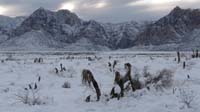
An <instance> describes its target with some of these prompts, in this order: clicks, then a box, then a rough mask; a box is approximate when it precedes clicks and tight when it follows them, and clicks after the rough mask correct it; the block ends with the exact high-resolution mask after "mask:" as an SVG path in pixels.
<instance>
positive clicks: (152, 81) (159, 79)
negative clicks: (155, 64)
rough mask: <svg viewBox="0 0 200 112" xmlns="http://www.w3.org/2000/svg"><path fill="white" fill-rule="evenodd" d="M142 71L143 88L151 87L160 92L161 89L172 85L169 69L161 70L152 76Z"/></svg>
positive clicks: (171, 74)
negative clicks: (143, 78)
mask: <svg viewBox="0 0 200 112" xmlns="http://www.w3.org/2000/svg"><path fill="white" fill-rule="evenodd" d="M145 70H146V69H144V77H145V78H146V80H145V86H146V87H149V86H151V85H153V87H155V88H156V89H157V90H162V89H163V88H169V87H171V86H172V84H173V72H172V71H171V70H169V69H163V70H161V71H160V72H158V73H157V75H153V74H151V73H149V72H147V71H145Z"/></svg>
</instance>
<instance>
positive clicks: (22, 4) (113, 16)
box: [0, 0, 200, 22]
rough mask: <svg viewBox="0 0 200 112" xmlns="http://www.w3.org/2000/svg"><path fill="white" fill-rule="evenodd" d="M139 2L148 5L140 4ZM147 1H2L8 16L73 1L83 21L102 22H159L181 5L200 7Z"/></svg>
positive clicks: (191, 0)
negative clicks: (157, 20) (158, 20)
mask: <svg viewBox="0 0 200 112" xmlns="http://www.w3.org/2000/svg"><path fill="white" fill-rule="evenodd" d="M138 1H144V2H142V4H137V2H138ZM146 1H151V0H0V7H4V8H6V9H7V10H6V11H5V12H4V13H3V14H4V15H8V16H24V15H25V16H28V15H29V14H31V13H32V12H33V11H34V10H36V9H37V8H39V7H44V8H46V9H49V10H58V9H59V8H60V7H61V5H62V4H63V3H67V2H70V3H74V5H75V9H74V10H73V12H75V13H76V14H77V15H78V16H80V17H81V18H83V19H85V20H89V19H95V20H97V21H102V22H123V21H130V20H136V21H144V20H155V19H158V18H160V17H162V16H164V15H166V14H167V13H169V11H170V10H172V9H173V7H175V6H177V5H179V6H180V7H183V8H200V5H199V4H200V1H199V0H178V1H177V2H170V3H168V2H167V3H164V4H151V3H149V2H146ZM153 1H156V0H153ZM157 1H162V0H157ZM164 1H166V0H164ZM169 1H170V0H169ZM171 1H172V0H171ZM175 1H176V0H175Z"/></svg>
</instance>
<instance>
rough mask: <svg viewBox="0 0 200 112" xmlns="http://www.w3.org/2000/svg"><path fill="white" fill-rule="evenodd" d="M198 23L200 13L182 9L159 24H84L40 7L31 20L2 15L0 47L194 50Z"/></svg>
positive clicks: (199, 36)
mask: <svg viewBox="0 0 200 112" xmlns="http://www.w3.org/2000/svg"><path fill="white" fill-rule="evenodd" d="M133 20H134V18H133ZM199 20H200V10H198V9H181V8H180V7H176V8H174V9H173V10H172V11H171V12H170V13H169V14H168V15H167V16H165V17H163V18H161V19H159V20H158V21H154V22H140V23H138V22H134V21H130V22H124V23H118V24H112V23H100V22H97V21H94V20H90V21H85V20H82V19H80V18H79V17H78V16H77V15H76V14H75V13H72V12H70V11H68V10H59V11H57V12H53V11H49V10H46V9H44V8H39V9H37V10H36V11H35V12H33V13H32V14H31V15H30V16H28V17H16V18H10V17H5V16H0V47H1V50H7V49H15V50H16V49H17V50H31V49H34V50H46V49H62V50H116V49H126V48H133V49H138V48H141V49H145V50H176V49H178V50H191V49H192V48H193V49H195V48H199V47H200V45H199V43H200V21H199ZM145 46H146V47H145ZM149 46H151V47H149Z"/></svg>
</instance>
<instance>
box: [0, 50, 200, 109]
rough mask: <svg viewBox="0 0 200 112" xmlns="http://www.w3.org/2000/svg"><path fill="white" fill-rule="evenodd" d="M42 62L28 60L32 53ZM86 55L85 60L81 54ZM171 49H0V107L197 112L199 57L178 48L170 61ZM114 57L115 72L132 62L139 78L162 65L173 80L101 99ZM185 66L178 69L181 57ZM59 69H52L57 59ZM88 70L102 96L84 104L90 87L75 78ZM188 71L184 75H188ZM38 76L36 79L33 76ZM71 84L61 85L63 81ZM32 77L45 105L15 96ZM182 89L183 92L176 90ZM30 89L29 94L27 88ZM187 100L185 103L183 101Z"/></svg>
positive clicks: (108, 84) (199, 100)
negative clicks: (179, 54) (178, 55)
mask: <svg viewBox="0 0 200 112" xmlns="http://www.w3.org/2000/svg"><path fill="white" fill-rule="evenodd" d="M39 57H41V58H43V62H42V63H34V59H35V58H39ZM86 57H91V59H89V60H88V59H86ZM175 58H176V53H173V52H171V53H170V52H159V53H158V52H148V53H142V52H140V53H130V52H126V53H120V52H119V53H117V52H114V53H112V52H107V53H100V52H96V53H82V54H79V53H63V54H62V53H53V54H51V53H47V54H42V53H35V54H29V53H13V54H12V53H3V52H1V53H0V59H1V60H2V61H1V62H0V112H200V96H199V95H200V74H199V73H200V58H199V59H198V58H196V59H193V58H191V56H190V53H183V54H182V57H181V63H179V64H178V63H177V61H175ZM114 60H117V62H118V64H117V66H116V69H115V70H117V71H120V73H122V74H125V70H124V64H125V63H127V62H128V63H130V64H131V65H132V76H133V77H136V74H139V76H137V77H139V79H141V80H142V79H143V75H142V74H143V71H144V68H148V72H150V73H151V74H155V75H156V74H157V73H158V72H159V71H161V70H163V69H169V70H171V71H173V85H172V87H169V88H163V89H162V90H156V89H155V88H154V87H151V89H150V90H147V89H146V88H144V89H141V90H138V91H136V92H134V93H133V92H127V93H125V97H123V98H122V99H120V100H117V99H110V100H109V101H106V99H107V98H108V97H106V95H109V93H110V91H111V89H112V87H113V86H114V73H113V72H110V71H109V67H108V62H111V63H113V61H114ZM184 61H185V62H186V68H185V69H183V62H184ZM61 63H62V64H63V66H64V67H65V68H66V71H65V72H62V73H61V72H59V73H58V74H56V73H55V68H60V64H61ZM83 69H89V70H91V71H92V73H93V74H94V77H95V79H96V80H97V82H98V83H99V85H100V89H101V91H102V97H101V100H100V101H99V102H96V101H93V102H89V103H86V102H85V98H86V97H87V96H88V95H92V100H95V95H96V94H95V91H94V90H91V89H90V88H88V87H85V86H84V85H82V83H81V72H82V70H83ZM188 75H189V78H188ZM39 77H41V80H40V81H39V82H38V78H39ZM66 81H67V82H69V83H70V85H71V88H62V85H63V84H64V82H66ZM35 82H38V83H37V86H38V88H39V89H38V93H37V95H38V96H39V98H40V99H41V100H42V102H44V103H45V104H41V105H34V106H30V105H28V104H24V103H22V102H21V100H19V97H17V96H19V95H23V94H26V93H25V92H26V91H25V90H24V88H27V87H28V84H33V85H34V83H35ZM181 91H184V92H185V94H183V93H182V94H181ZM30 94H31V93H30ZM184 99H186V100H188V99H189V100H190V99H191V100H192V101H191V107H190V108H188V107H187V106H186V105H185V103H183V100H184Z"/></svg>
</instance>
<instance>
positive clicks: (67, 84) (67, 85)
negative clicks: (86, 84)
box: [62, 81, 71, 88]
mask: <svg viewBox="0 0 200 112" xmlns="http://www.w3.org/2000/svg"><path fill="white" fill-rule="evenodd" d="M62 87H63V88H71V84H70V83H69V82H67V81H66V82H65V83H64V84H63V85H62Z"/></svg>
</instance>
